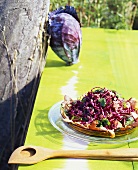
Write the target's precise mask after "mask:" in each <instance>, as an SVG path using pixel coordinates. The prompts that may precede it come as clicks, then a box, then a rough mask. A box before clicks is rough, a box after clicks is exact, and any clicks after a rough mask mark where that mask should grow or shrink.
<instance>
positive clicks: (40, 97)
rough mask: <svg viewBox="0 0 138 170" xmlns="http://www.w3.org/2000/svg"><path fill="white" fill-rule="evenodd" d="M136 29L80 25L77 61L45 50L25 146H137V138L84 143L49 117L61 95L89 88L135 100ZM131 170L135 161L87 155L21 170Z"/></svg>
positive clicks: (76, 94)
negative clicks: (68, 62) (68, 63)
mask: <svg viewBox="0 0 138 170" xmlns="http://www.w3.org/2000/svg"><path fill="white" fill-rule="evenodd" d="M137 34H138V32H137V31H124V30H119V31H117V30H104V29H92V28H83V29H82V35H83V40H82V48H81V52H80V62H79V63H77V64H75V65H72V66H66V65H65V63H64V62H63V61H61V60H60V59H59V58H58V57H57V56H56V55H55V54H54V53H53V52H52V51H51V49H50V48H49V50H48V57H47V63H46V66H45V69H44V72H43V75H42V79H41V82H40V86H39V90H38V94H37V98H36V102H35V106H34V110H33V114H32V118H31V122H30V126H29V130H28V134H27V138H26V142H25V145H37V146H42V147H46V148H51V149H74V148H77V149H99V148H116V147H138V141H135V142H130V143H123V144H98V143H95V142H90V143H87V142H82V141H78V140H75V139H73V138H71V137H69V136H67V135H63V134H62V133H61V132H59V131H58V130H57V129H55V128H54V127H53V126H52V125H51V123H50V122H49V119H48V111H49V109H50V108H51V107H52V106H53V105H54V104H55V103H57V102H59V101H61V100H63V96H64V95H65V94H67V95H70V97H72V98H77V97H79V96H81V95H82V94H83V93H85V92H87V91H88V90H90V89H91V88H92V87H95V86H100V87H107V88H109V89H114V90H116V91H117V92H119V93H120V94H122V96H124V97H125V98H129V97H135V98H138V89H137V88H138V80H137V72H138V64H137V63H138V39H137ZM77 168H78V169H79V170H100V169H102V170H111V169H112V170H116V169H118V170H123V169H124V170H132V169H135V170H137V169H138V163H137V162H125V161H103V160H99V161H98V160H85V159H83V160H82V159H51V160H46V161H43V162H40V163H38V164H35V165H29V166H20V167H19V170H42V169H43V170H44V169H46V170H76V169H77Z"/></svg>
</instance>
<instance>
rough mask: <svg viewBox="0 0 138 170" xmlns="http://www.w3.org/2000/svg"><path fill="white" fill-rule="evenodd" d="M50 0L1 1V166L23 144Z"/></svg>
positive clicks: (4, 169)
mask: <svg viewBox="0 0 138 170" xmlns="http://www.w3.org/2000/svg"><path fill="white" fill-rule="evenodd" d="M49 3H50V2H49V0H35V1H28V0H0V169H1V170H11V169H14V170H15V169H17V166H11V165H8V163H7V162H8V159H9V157H10V155H11V153H12V152H13V150H14V149H16V148H17V147H19V146H21V145H23V144H24V141H25V137H26V132H27V129H28V125H29V121H30V117H31V114H32V109H33V106H34V101H35V97H36V93H37V89H38V85H39V82H40V78H41V74H42V71H43V68H44V66H45V61H46V53H47V48H48V45H47V36H46V31H45V30H46V21H47V15H48V11H49Z"/></svg>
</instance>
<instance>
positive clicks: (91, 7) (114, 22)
mask: <svg viewBox="0 0 138 170" xmlns="http://www.w3.org/2000/svg"><path fill="white" fill-rule="evenodd" d="M65 5H71V6H74V7H75V9H76V11H77V13H78V16H79V18H80V21H81V24H82V26H83V27H96V28H110V29H132V26H133V22H134V19H135V16H136V12H137V5H138V0H122V1H121V0H60V1H58V0H51V6H50V11H53V10H55V9H57V8H58V7H60V6H65Z"/></svg>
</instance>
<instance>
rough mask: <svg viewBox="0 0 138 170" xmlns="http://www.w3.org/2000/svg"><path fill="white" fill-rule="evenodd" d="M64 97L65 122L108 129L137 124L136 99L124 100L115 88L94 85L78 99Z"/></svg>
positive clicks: (89, 127)
mask: <svg viewBox="0 0 138 170" xmlns="http://www.w3.org/2000/svg"><path fill="white" fill-rule="evenodd" d="M64 99H65V101H64V102H63V103H62V104H61V107H62V108H63V109H64V116H63V117H64V118H65V119H66V121H67V122H73V123H76V124H80V125H82V126H84V127H85V128H88V129H95V130H96V129H97V130H98V129H101V130H108V131H114V130H117V129H120V128H122V129H123V128H126V127H135V126H138V123H137V121H138V106H137V105H138V102H137V100H136V99H135V98H130V99H128V100H125V99H124V98H123V97H121V96H120V95H119V94H118V93H117V92H116V91H115V90H108V89H107V88H101V87H94V88H92V89H91V90H90V91H89V92H87V93H86V94H84V95H83V96H82V97H81V98H80V99H77V100H72V99H71V98H69V97H68V96H65V97H64ZM65 116H66V117H65Z"/></svg>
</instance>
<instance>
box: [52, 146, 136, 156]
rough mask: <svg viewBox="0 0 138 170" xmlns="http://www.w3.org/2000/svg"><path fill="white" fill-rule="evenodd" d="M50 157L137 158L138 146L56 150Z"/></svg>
mask: <svg viewBox="0 0 138 170" xmlns="http://www.w3.org/2000/svg"><path fill="white" fill-rule="evenodd" d="M51 157H66V158H94V157H95V158H96V157H98V158H100V157H101V158H103V157H104V158H106V157H107V158H109V157H110V158H121V157H122V158H138V148H119V149H100V150H60V151H59V150H58V151H54V152H53V154H52V155H51Z"/></svg>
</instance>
